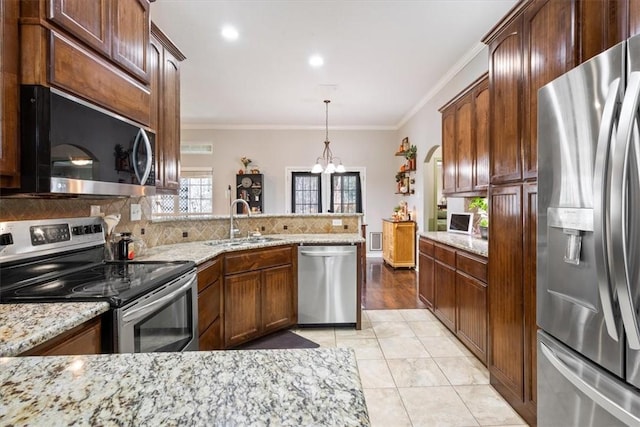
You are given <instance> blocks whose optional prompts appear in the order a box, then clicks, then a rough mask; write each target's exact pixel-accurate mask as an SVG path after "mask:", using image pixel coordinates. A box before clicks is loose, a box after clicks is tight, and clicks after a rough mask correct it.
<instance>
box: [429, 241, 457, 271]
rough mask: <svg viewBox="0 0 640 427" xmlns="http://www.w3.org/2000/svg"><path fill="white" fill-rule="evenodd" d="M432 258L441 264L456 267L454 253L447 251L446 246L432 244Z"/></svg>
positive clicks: (453, 251)
mask: <svg viewBox="0 0 640 427" xmlns="http://www.w3.org/2000/svg"><path fill="white" fill-rule="evenodd" d="M433 246H434V257H435V259H437V260H438V261H441V262H443V263H444V264H447V265H450V266H452V267H455V265H456V251H455V250H454V249H449V248H447V247H446V246H440V245H436V244H434V245H433Z"/></svg>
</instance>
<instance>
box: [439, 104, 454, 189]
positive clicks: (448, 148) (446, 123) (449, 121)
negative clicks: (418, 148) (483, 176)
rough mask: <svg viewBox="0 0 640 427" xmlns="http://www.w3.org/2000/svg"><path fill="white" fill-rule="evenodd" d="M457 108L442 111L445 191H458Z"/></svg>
mask: <svg viewBox="0 0 640 427" xmlns="http://www.w3.org/2000/svg"><path fill="white" fill-rule="evenodd" d="M455 130H456V109H455V106H452V107H449V108H447V109H446V110H444V111H443V112H442V165H443V168H444V179H443V188H442V191H443V192H444V193H455V191H456V139H455V138H456V132H455Z"/></svg>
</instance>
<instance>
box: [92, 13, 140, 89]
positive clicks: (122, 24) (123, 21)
mask: <svg viewBox="0 0 640 427" xmlns="http://www.w3.org/2000/svg"><path fill="white" fill-rule="evenodd" d="M82 1H85V0H82ZM112 7H113V11H112V17H113V18H112V19H113V25H112V28H113V34H112V40H113V51H112V57H113V59H114V60H115V61H116V62H117V63H118V64H120V65H122V66H123V67H124V68H125V69H126V70H127V71H130V72H131V73H133V74H134V75H135V76H136V77H138V78H139V79H140V80H141V81H143V82H145V83H147V82H149V62H148V57H147V54H148V51H149V31H150V24H151V20H150V15H149V1H148V0H113V3H112Z"/></svg>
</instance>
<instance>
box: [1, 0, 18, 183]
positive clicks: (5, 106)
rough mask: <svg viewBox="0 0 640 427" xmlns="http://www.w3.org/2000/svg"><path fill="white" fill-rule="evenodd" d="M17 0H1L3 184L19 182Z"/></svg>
mask: <svg viewBox="0 0 640 427" xmlns="http://www.w3.org/2000/svg"><path fill="white" fill-rule="evenodd" d="M19 8H20V3H19V2H18V0H0V187H2V188H15V187H18V186H19V185H20V159H19V157H18V156H19V150H18V147H19V141H18V138H19V136H18V65H19V52H18V15H19Z"/></svg>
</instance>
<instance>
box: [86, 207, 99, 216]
mask: <svg viewBox="0 0 640 427" xmlns="http://www.w3.org/2000/svg"><path fill="white" fill-rule="evenodd" d="M89 216H100V205H91V215H89Z"/></svg>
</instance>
